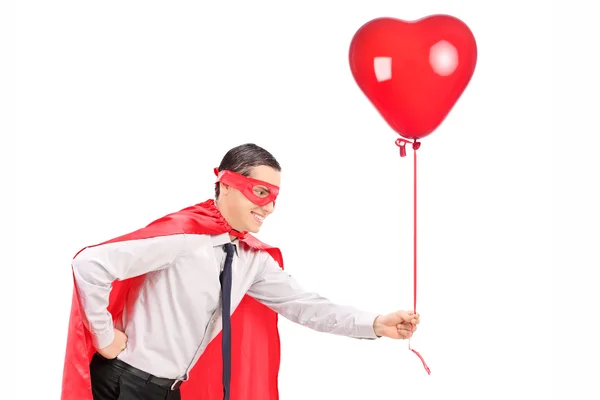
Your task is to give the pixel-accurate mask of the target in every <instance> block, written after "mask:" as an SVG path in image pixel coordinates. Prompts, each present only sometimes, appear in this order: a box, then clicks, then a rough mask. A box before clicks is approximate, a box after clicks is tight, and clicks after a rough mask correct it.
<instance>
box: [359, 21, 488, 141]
mask: <svg viewBox="0 0 600 400" xmlns="http://www.w3.org/2000/svg"><path fill="white" fill-rule="evenodd" d="M349 56H350V57H349V58H350V68H351V70H352V75H353V76H354V79H355V80H356V83H357V84H358V86H359V87H360V89H361V90H362V91H363V93H364V94H365V95H366V96H367V98H368V99H369V100H370V101H371V103H372V104H373V105H374V106H375V108H376V109H377V110H378V111H379V113H380V114H381V116H382V117H383V118H384V119H385V121H386V122H387V123H388V124H389V125H390V126H391V127H392V129H393V130H394V131H396V132H397V133H398V134H399V135H401V136H403V137H405V138H407V139H420V138H422V137H424V136H427V135H429V134H430V133H431V132H433V131H434V130H435V129H436V128H437V127H438V126H439V125H440V124H441V123H442V121H443V120H444V119H445V118H446V116H447V115H448V113H449V112H450V110H451V109H452V107H454V104H455V103H456V101H457V100H458V98H459V97H460V96H461V94H462V93H463V91H464V90H465V88H466V87H467V85H468V84H469V81H470V80H471V77H472V76H473V72H474V70H475V64H476V62H477V45H476V43H475V38H474V36H473V34H472V32H471V30H470V29H469V28H468V27H467V25H466V24H465V23H463V22H462V21H461V20H459V19H457V18H455V17H452V16H448V15H431V16H428V17H425V18H422V19H419V20H416V21H403V20H399V19H394V18H377V19H374V20H372V21H369V22H367V23H366V24H364V25H363V26H362V27H361V28H360V29H359V30H358V31H357V32H356V34H355V35H354V37H353V39H352V42H351V45H350V54H349Z"/></svg>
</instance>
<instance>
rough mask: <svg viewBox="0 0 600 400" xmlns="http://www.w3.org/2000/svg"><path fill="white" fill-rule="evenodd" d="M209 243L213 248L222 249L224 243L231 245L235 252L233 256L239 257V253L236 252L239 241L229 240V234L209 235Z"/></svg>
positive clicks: (236, 239)
mask: <svg viewBox="0 0 600 400" xmlns="http://www.w3.org/2000/svg"><path fill="white" fill-rule="evenodd" d="M210 238H211V241H212V245H213V247H223V245H224V244H225V243H231V244H233V249H234V251H235V254H236V255H237V256H239V255H240V254H239V252H238V246H239V244H240V241H239V239H238V238H235V240H233V241H232V240H231V239H230V238H229V234H228V233H222V234H220V235H211V237H210Z"/></svg>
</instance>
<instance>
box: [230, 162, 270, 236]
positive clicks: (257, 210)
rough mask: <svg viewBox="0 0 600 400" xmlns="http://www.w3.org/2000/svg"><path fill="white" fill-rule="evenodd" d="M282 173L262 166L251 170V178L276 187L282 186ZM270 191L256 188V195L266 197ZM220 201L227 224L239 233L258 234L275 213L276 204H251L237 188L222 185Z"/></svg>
mask: <svg viewBox="0 0 600 400" xmlns="http://www.w3.org/2000/svg"><path fill="white" fill-rule="evenodd" d="M280 175H281V173H280V172H279V171H277V170H275V169H273V168H271V167H268V166H265V165H261V166H258V167H253V168H252V169H251V170H250V178H253V179H257V180H260V181H264V182H267V183H270V184H271V185H274V186H279V185H280V179H281V176H280ZM268 191H269V189H268V188H267V187H266V186H261V185H258V186H255V187H254V193H255V194H256V195H257V196H261V197H264V196H265V194H266V193H268ZM219 197H220V201H221V204H222V205H223V210H222V211H223V214H224V216H225V218H226V219H227V222H229V224H230V225H231V226H232V227H233V229H235V230H237V231H240V232H242V231H247V232H252V233H257V232H258V231H259V230H260V227H261V226H262V224H263V222H264V219H265V218H266V217H267V216H268V215H269V214H271V213H272V212H273V209H274V204H273V202H270V203H268V204H265V205H264V206H258V205H256V204H254V203H253V202H251V201H250V200H249V199H248V198H247V197H246V196H244V194H243V193H242V192H240V191H239V190H237V189H236V188H234V187H232V186H229V185H224V184H223V183H221V192H220V195H219Z"/></svg>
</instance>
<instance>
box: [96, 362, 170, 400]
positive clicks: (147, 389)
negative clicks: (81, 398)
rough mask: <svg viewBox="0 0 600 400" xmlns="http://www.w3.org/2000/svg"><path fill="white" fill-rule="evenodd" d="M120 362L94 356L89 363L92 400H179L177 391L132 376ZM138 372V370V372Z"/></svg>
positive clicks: (136, 375)
mask: <svg viewBox="0 0 600 400" xmlns="http://www.w3.org/2000/svg"><path fill="white" fill-rule="evenodd" d="M131 368H132V367H130V366H128V365H126V364H124V363H123V362H122V361H120V360H116V359H115V360H108V359H106V358H104V357H102V356H101V355H100V354H98V353H96V354H94V357H93V358H92V362H91V363H90V374H91V380H92V394H93V398H94V400H180V399H181V394H180V391H179V389H177V390H171V388H170V387H168V386H167V385H159V384H156V383H153V382H152V381H151V380H150V379H143V378H141V377H140V376H138V375H140V374H139V373H138V374H134V373H132V372H131V371H130V370H129V369H131ZM138 371H139V370H138Z"/></svg>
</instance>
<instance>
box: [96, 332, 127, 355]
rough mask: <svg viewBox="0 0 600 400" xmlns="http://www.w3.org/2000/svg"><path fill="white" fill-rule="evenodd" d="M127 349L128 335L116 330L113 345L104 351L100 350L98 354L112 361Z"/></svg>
mask: <svg viewBox="0 0 600 400" xmlns="http://www.w3.org/2000/svg"><path fill="white" fill-rule="evenodd" d="M126 347H127V335H125V334H124V333H123V332H121V331H120V330H118V329H115V338H114V339H113V341H112V343H111V344H109V345H108V346H106V347H105V348H103V349H100V350H98V354H100V355H101V356H102V357H104V358H108V359H109V360H112V359H114V358H117V356H118V355H119V354H121V352H122V351H123V350H125V348H126Z"/></svg>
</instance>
